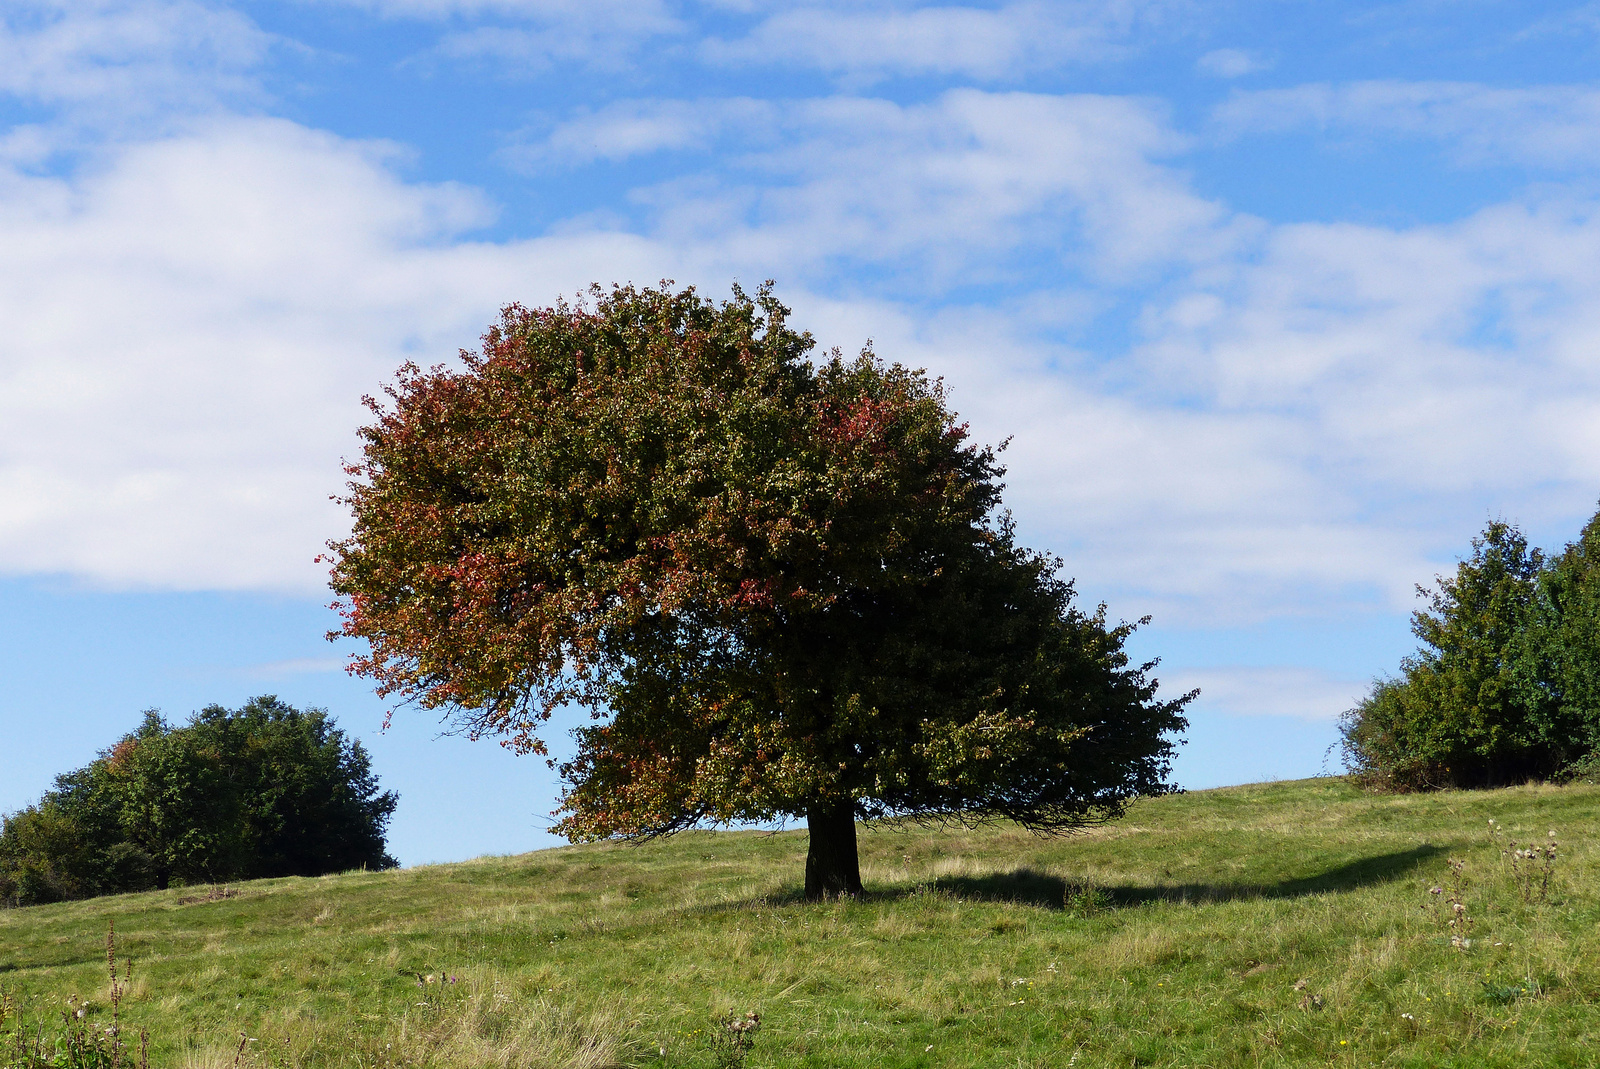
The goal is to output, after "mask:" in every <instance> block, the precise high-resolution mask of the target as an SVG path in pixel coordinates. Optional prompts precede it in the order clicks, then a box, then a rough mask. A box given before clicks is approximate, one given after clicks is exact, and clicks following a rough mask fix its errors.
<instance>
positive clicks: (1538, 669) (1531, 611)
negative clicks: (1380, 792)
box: [1343, 516, 1600, 790]
mask: <svg viewBox="0 0 1600 1069" xmlns="http://www.w3.org/2000/svg"><path fill="white" fill-rule="evenodd" d="M1597 565H1600V516H1596V517H1595V518H1594V519H1592V520H1590V521H1589V523H1588V524H1587V525H1586V526H1585V527H1584V529H1583V532H1582V533H1581V534H1580V536H1579V538H1578V539H1577V540H1576V541H1575V542H1573V543H1571V544H1569V545H1568V546H1567V547H1566V548H1565V549H1564V550H1563V551H1562V552H1561V553H1559V554H1556V555H1554V556H1547V555H1546V554H1544V553H1543V552H1541V551H1540V550H1538V549H1534V548H1530V547H1529V545H1528V540H1527V538H1526V537H1525V536H1524V535H1523V534H1522V532H1521V531H1519V530H1518V529H1517V528H1516V527H1515V526H1514V525H1512V524H1508V523H1505V522H1503V521H1498V520H1497V521H1493V522H1491V523H1490V524H1489V525H1488V526H1487V527H1486V528H1485V529H1484V531H1483V533H1482V534H1481V535H1480V536H1478V537H1477V538H1474V539H1473V540H1472V554H1471V556H1469V557H1468V558H1467V559H1465V560H1463V561H1462V562H1461V563H1460V564H1459V565H1458V566H1457V568H1456V572H1455V575H1454V576H1448V577H1446V576H1441V577H1439V579H1438V580H1437V582H1436V583H1435V585H1434V587H1433V588H1432V589H1424V588H1421V587H1419V588H1418V593H1419V594H1420V595H1421V596H1422V597H1423V598H1424V599H1425V602H1426V608H1425V609H1422V610H1419V611H1417V612H1416V613H1414V614H1413V615H1412V632H1413V633H1414V634H1415V635H1416V636H1417V638H1418V639H1420V640H1421V642H1422V647H1421V649H1419V651H1418V652H1417V653H1416V654H1414V655H1413V656H1411V657H1408V658H1406V659H1405V660H1404V661H1403V662H1402V663H1401V672H1400V675H1399V676H1398V677H1396V678H1393V679H1382V680H1379V681H1378V682H1377V683H1375V684H1374V686H1373V689H1372V691H1371V692H1370V693H1369V694H1368V695H1367V697H1366V698H1365V699H1364V700H1363V701H1362V702H1361V703H1360V704H1358V705H1357V706H1356V707H1355V708H1354V709H1352V710H1351V711H1350V712H1349V713H1347V714H1346V716H1345V720H1344V724H1343V734H1344V746H1345V755H1346V763H1347V764H1348V765H1349V766H1350V767H1351V768H1352V769H1353V770H1354V771H1355V772H1356V774H1357V776H1358V777H1359V778H1361V779H1362V780H1364V781H1365V782H1367V783H1369V784H1371V785H1373V786H1377V787H1382V788H1386V789H1393V790H1425V789H1432V788H1438V787H1447V786H1448V787H1483V786H1499V785H1504V784H1508V783H1520V782H1522V781H1524V780H1528V779H1547V778H1552V777H1561V776H1564V775H1569V774H1571V773H1572V772H1573V771H1574V770H1575V769H1577V768H1579V767H1580V764H1581V763H1582V762H1585V761H1586V760H1587V761H1589V763H1591V764H1592V763H1593V755H1595V754H1596V752H1597V748H1600V567H1597Z"/></svg>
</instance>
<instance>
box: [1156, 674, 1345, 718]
mask: <svg viewBox="0 0 1600 1069" xmlns="http://www.w3.org/2000/svg"><path fill="white" fill-rule="evenodd" d="M1370 686H1371V683H1370V682H1369V681H1367V680H1357V679H1348V678H1345V677H1341V676H1338V675H1335V674H1333V673H1331V672H1326V671H1322V670H1321V669H1316V668H1305V667H1300V666H1290V665H1274V666H1265V667H1263V666H1244V665H1228V666H1224V667H1218V668H1186V669H1184V670H1182V671H1179V672H1169V673H1163V678H1162V681H1161V689H1162V691H1163V693H1167V692H1170V693H1172V694H1182V693H1184V692H1186V691H1189V690H1193V689H1195V688H1199V690H1200V697H1199V699H1198V700H1197V701H1196V702H1195V708H1196V709H1197V710H1200V711H1215V712H1222V713H1228V714H1231V715H1234V716H1289V717H1295V718H1297V719H1300V720H1310V721H1330V720H1337V719H1338V717H1339V715H1340V714H1341V713H1343V712H1345V711H1346V710H1347V709H1350V708H1352V707H1353V706H1354V705H1355V704H1356V702H1358V701H1359V700H1360V699H1361V698H1362V697H1363V696H1364V695H1365V694H1366V692H1367V689H1368V687H1370Z"/></svg>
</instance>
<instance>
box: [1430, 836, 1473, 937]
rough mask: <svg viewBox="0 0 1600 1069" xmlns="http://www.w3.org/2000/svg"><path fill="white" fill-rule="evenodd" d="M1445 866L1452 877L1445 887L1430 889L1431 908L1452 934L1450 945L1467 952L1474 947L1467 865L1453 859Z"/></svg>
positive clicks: (1437, 886)
mask: <svg viewBox="0 0 1600 1069" xmlns="http://www.w3.org/2000/svg"><path fill="white" fill-rule="evenodd" d="M1445 864H1446V865H1448V866H1449V868H1450V877H1449V878H1448V879H1447V880H1445V882H1444V884H1443V885H1435V886H1433V887H1430V888H1428V894H1429V896H1430V899H1429V902H1430V907H1431V909H1432V910H1433V913H1434V916H1436V917H1438V918H1440V919H1441V920H1442V921H1443V923H1444V926H1445V928H1446V929H1447V930H1448V931H1449V932H1450V945H1451V946H1452V947H1455V948H1456V949H1457V950H1466V949H1467V948H1469V947H1471V946H1472V925H1473V917H1472V913H1471V911H1470V910H1468V909H1467V899H1466V893H1467V874H1466V869H1467V863H1466V862H1465V861H1462V860H1461V859H1460V858H1458V857H1453V858H1451V859H1450V860H1448V861H1447V862H1445Z"/></svg>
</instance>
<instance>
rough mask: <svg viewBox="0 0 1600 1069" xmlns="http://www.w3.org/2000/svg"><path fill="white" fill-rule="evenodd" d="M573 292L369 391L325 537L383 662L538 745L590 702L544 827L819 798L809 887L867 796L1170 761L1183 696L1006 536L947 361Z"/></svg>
mask: <svg viewBox="0 0 1600 1069" xmlns="http://www.w3.org/2000/svg"><path fill="white" fill-rule="evenodd" d="M592 297H593V301H594V303H593V305H592V306H591V305H590V304H588V303H587V302H583V301H580V302H579V303H577V304H575V305H569V304H566V303H560V304H557V305H555V306H554V307H548V308H541V309H534V310H530V309H527V308H524V307H521V306H515V305H514V306H511V307H509V308H507V309H506V310H505V311H504V313H503V315H502V317H501V320H500V322H499V323H498V324H497V325H495V326H494V327H492V328H491V329H490V330H489V332H488V333H487V334H486V335H485V337H484V340H483V345H482V348H481V350H480V351H479V352H476V353H473V352H463V353H461V358H460V359H461V362H460V366H459V367H457V368H447V367H442V366H441V367H434V368H430V369H427V370H424V369H422V368H419V367H417V366H415V365H407V366H406V367H404V368H403V369H402V370H401V372H400V374H399V377H398V380H397V381H396V382H395V383H394V384H393V385H392V386H391V387H390V388H389V390H388V392H387V397H386V398H385V399H376V400H375V399H368V404H369V406H370V408H371V410H372V412H373V415H374V421H373V422H372V423H371V424H370V425H369V426H367V427H366V428H364V430H363V432H362V434H363V438H364V447H363V454H362V457H361V460H360V461H359V462H358V463H355V464H352V465H351V466H350V469H349V471H350V474H351V475H352V476H353V480H352V482H351V484H350V490H349V494H348V496H347V498H346V502H347V504H348V505H349V506H350V508H351V511H352V514H353V519H354V525H353V528H352V533H351V535H350V537H348V538H347V539H344V540H342V541H339V542H336V543H332V544H331V558H330V559H331V563H332V575H331V580H332V587H333V589H334V590H335V591H336V592H337V594H338V595H339V598H340V605H341V608H342V611H343V613H344V628H343V633H344V634H345V635H349V636H353V637H357V638H361V639H365V640H366V641H367V643H368V652H367V653H366V654H364V655H362V656H360V657H358V658H357V659H356V661H355V664H354V667H355V668H356V669H357V670H358V671H359V672H362V673H364V674H366V675H368V676H369V677H371V678H372V679H373V680H374V681H375V682H376V684H377V687H378V690H379V692H380V693H381V694H384V695H391V696H396V697H399V698H401V699H404V700H407V701H414V702H416V703H418V704H420V705H421V706H423V707H425V708H430V709H436V710H441V711H443V712H444V714H445V715H446V716H448V717H451V718H452V719H453V720H454V722H455V723H456V724H457V725H458V726H459V727H461V728H462V729H464V730H466V731H467V732H469V733H471V734H474V735H477V736H483V735H500V736H503V738H504V741H505V742H506V743H507V744H508V745H512V746H514V747H516V748H519V749H521V750H523V751H531V752H537V753H546V752H547V750H546V747H545V740H544V739H543V738H541V736H540V731H541V724H542V723H543V722H544V721H545V720H547V719H548V717H549V716H550V714H551V713H552V711H553V710H555V709H556V708H558V707H560V706H562V705H564V704H568V703H572V704H577V705H581V706H584V707H587V708H588V709H590V710H591V712H592V713H593V715H594V718H595V719H594V720H593V722H592V723H591V724H590V725H589V726H587V727H584V728H581V729H580V730H579V731H578V732H577V743H578V750H577V755H576V756H575V757H574V758H573V759H572V760H571V761H569V762H566V763H565V764H563V765H562V769H561V770H562V773H563V776H564V778H565V782H566V785H567V786H566V791H565V793H564V796H563V799H562V806H561V813H562V816H563V819H562V820H561V822H560V825H559V828H560V830H561V831H563V832H564V833H565V834H567V835H568V836H569V837H571V838H572V839H574V840H584V839H595V838H605V837H612V836H624V837H631V838H647V837H650V836H655V835H661V834H667V833H670V832H673V831H676V830H679V829H682V828H686V827H690V826H694V825H697V824H705V823H710V824H717V823H728V822H735V821H763V822H764V821H772V820H775V819H784V818H790V817H795V818H804V819H805V820H806V821H807V824H808V827H809V829H810V840H811V847H810V853H809V856H808V861H807V871H806V891H807V894H808V895H811V896H817V895H821V894H825V893H846V892H849V893H853V892H855V891H858V890H859V888H860V877H859V873H858V871H857V867H856V851H855V821H856V820H857V819H858V818H871V817H906V816H915V817H952V818H956V819H967V820H970V819H982V818H986V817H994V816H1000V817H1006V818H1010V819H1013V820H1016V821H1020V822H1021V823H1023V824H1025V825H1027V826H1029V827H1031V828H1035V829H1039V830H1044V831H1050V830H1061V829H1065V828H1071V827H1076V826H1079V825H1081V824H1083V823H1086V822H1090V821H1096V820H1103V819H1107V818H1110V817H1113V816H1115V815H1117V814H1119V813H1120V812H1121V811H1122V810H1123V808H1124V806H1125V805H1126V804H1127V802H1128V801H1129V800H1130V799H1131V798H1133V797H1134V796H1136V795H1139V794H1149V793H1158V792H1160V791H1162V790H1164V789H1166V776H1167V773H1168V767H1169V766H1168V761H1169V758H1170V755H1171V753H1172V746H1173V742H1172V740H1171V735H1172V734H1173V733H1175V732H1177V731H1179V730H1181V729H1182V728H1183V727H1184V726H1185V722H1184V719H1183V717H1182V715H1181V713H1182V707H1183V705H1184V703H1185V701H1186V700H1187V698H1179V699H1176V700H1171V701H1162V700H1158V698H1157V697H1156V684H1155V681H1154V680H1153V679H1151V678H1150V676H1149V674H1148V673H1149V671H1150V669H1151V668H1152V667H1153V665H1152V664H1144V665H1137V666H1136V665H1132V664H1130V662H1129V658H1128V656H1127V654H1126V653H1125V651H1124V643H1125V641H1126V639H1127V637H1128V635H1129V634H1130V632H1131V631H1132V625H1125V624H1118V625H1111V624H1109V623H1108V621H1107V619H1106V615H1105V611H1104V607H1103V606H1102V607H1101V609H1100V610H1098V611H1097V612H1095V613H1093V614H1085V613H1083V612H1082V611H1080V610H1079V609H1077V608H1076V607H1075V606H1074V604H1073V587H1072V583H1071V582H1069V581H1066V580H1063V579H1061V578H1059V577H1058V574H1057V573H1058V570H1059V568H1060V562H1059V561H1057V560H1055V559H1053V558H1050V557H1046V556H1042V555H1040V554H1037V553H1034V552H1032V551H1029V550H1027V549H1025V548H1022V547H1020V546H1018V545H1017V544H1016V541H1015V537H1014V533H1013V530H1012V527H1011V525H1010V523H1009V520H1008V519H1007V518H1006V517H1005V516H1004V514H1002V513H1000V512H999V504H1000V492H1001V484H1000V481H999V480H1000V476H1001V474H1002V469H1001V468H1000V466H999V464H998V462H997V459H996V456H995V454H994V452H993V451H992V450H991V449H988V448H982V447H979V446H976V445H974V444H972V443H970V442H969V441H968V434H967V428H966V427H965V425H962V424H960V423H958V422H957V421H956V418H955V416H954V415H953V414H952V413H951V412H950V410H949V408H948V407H947V404H946V395H945V392H944V388H943V386H942V384H940V383H939V382H936V381H930V380H929V379H928V378H927V376H926V375H925V374H924V373H922V372H920V371H914V370H910V369H907V368H905V367H902V366H900V365H898V364H892V363H885V362H884V361H882V360H880V359H878V358H877V357H876V356H875V355H874V354H873V353H872V352H871V351H870V349H869V350H867V351H864V352H862V353H861V354H860V355H859V356H858V357H856V358H854V359H845V358H843V357H842V356H841V355H840V354H839V353H838V352H837V351H834V352H833V353H832V354H831V355H829V356H827V357H826V358H824V359H821V360H818V361H816V362H812V361H811V360H810V359H809V356H810V354H811V352H812V350H813V347H814V344H813V340H812V338H811V336H810V335H809V334H805V333H801V332H797V331H795V330H794V329H792V328H791V327H790V326H789V322H788V310H787V309H785V308H784V307H783V306H782V305H781V304H780V303H779V302H778V301H777V300H776V299H775V298H774V297H773V296H772V294H771V292H770V289H769V288H763V289H762V290H761V291H760V292H759V293H758V294H756V295H755V296H750V295H747V294H745V293H743V292H742V291H740V290H738V289H737V288H735V290H734V294H733V297H732V299H731V300H728V301H725V302H723V303H721V304H717V303H715V302H712V301H710V300H707V299H704V298H702V297H700V296H699V295H698V294H697V293H695V291H694V290H693V289H684V290H679V291H673V290H670V289H668V288H666V287H665V286H664V287H663V288H661V289H635V288H632V287H615V288H613V289H612V290H611V291H609V292H606V291H602V290H600V289H599V288H598V287H596V288H595V289H594V290H593V291H592Z"/></svg>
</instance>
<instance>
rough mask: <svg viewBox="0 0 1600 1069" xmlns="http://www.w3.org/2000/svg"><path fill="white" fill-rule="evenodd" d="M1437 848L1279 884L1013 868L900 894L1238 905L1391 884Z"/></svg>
mask: <svg viewBox="0 0 1600 1069" xmlns="http://www.w3.org/2000/svg"><path fill="white" fill-rule="evenodd" d="M1443 852H1444V850H1443V848H1442V847H1438V846H1430V845H1426V844H1425V845H1422V846H1417V847H1413V848H1412V849H1410V850H1400V851H1396V852H1395V853H1391V854H1378V855H1376V856H1374V857H1363V858H1357V859H1356V860H1354V861H1350V862H1346V863H1345V864H1343V865H1338V866H1336V867H1334V868H1331V869H1328V870H1327V871H1326V872H1319V873H1317V874H1316V875H1313V876H1302V877H1299V878H1296V879H1292V880H1283V881H1281V882H1279V883H1204V882H1198V883H1174V884H1151V885H1144V886H1141V885H1137V884H1133V885H1129V884H1099V883H1095V884H1093V885H1085V884H1082V883H1075V882H1073V881H1071V880H1066V879H1063V878H1061V877H1060V876H1052V875H1050V874H1049V873H1045V872H1039V871H1038V870H1036V869H1030V868H1018V869H1013V870H1011V871H1010V872H996V873H991V874H989V875H985V876H943V877H940V878H939V879H936V880H934V881H933V882H932V884H931V885H929V884H923V885H921V886H920V887H917V888H914V889H911V890H908V891H905V892H901V894H902V896H904V895H911V894H917V893H922V892H925V891H927V890H929V889H931V890H933V891H934V892H936V893H944V894H948V895H952V896H954V897H956V898H963V899H968V900H974V901H983V902H1015V903H1017V904H1019V905H1025V906H1038V907H1040V908H1043V909H1064V908H1066V907H1067V905H1068V904H1069V903H1068V898H1069V895H1071V896H1082V895H1085V894H1091V895H1094V896H1096V897H1097V898H1098V900H1099V904H1101V905H1104V906H1108V907H1111V908H1117V907H1126V906H1141V905H1144V904H1146V903H1148V902H1186V903H1192V904H1200V903H1211V902H1238V901H1242V900H1247V899H1261V898H1302V897H1304V896H1306V895H1315V894H1325V893H1328V892H1334V891H1353V890H1355V889H1356V888H1359V887H1366V886H1370V885H1372V884H1381V883H1392V882H1394V881H1395V880H1399V879H1404V878H1405V877H1407V876H1409V875H1411V874H1412V873H1414V872H1415V871H1416V870H1417V869H1419V868H1421V867H1422V865H1423V864H1424V863H1425V862H1427V861H1428V860H1429V859H1431V858H1433V857H1435V856H1437V855H1438V854H1441V853H1443Z"/></svg>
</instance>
